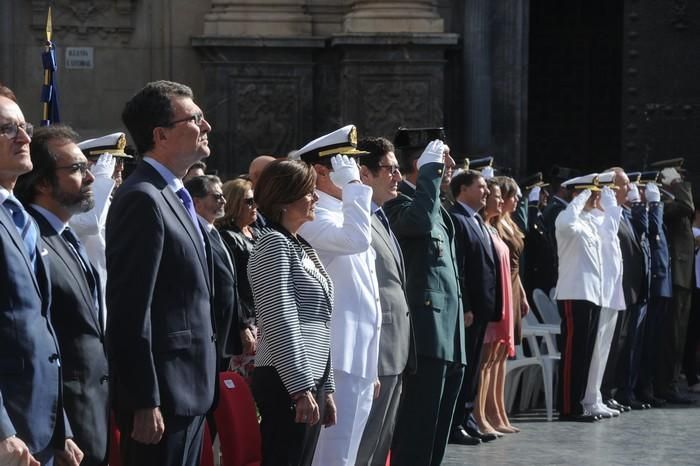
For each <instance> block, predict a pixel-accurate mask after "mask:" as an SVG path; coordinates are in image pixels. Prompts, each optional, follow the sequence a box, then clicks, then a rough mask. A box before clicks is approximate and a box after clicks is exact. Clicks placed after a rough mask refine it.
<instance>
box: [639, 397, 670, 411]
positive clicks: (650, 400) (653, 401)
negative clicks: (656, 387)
mask: <svg viewBox="0 0 700 466" xmlns="http://www.w3.org/2000/svg"><path fill="white" fill-rule="evenodd" d="M639 401H641V402H642V403H646V404H648V405H649V406H651V407H652V408H658V407H660V406H663V405H665V404H666V400H664V399H663V398H657V397H655V396H653V395H652V396H648V397H645V398H639Z"/></svg>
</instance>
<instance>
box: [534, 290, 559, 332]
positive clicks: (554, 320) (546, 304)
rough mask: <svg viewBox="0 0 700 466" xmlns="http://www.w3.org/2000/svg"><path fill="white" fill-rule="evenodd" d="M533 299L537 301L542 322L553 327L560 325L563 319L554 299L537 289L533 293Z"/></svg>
mask: <svg viewBox="0 0 700 466" xmlns="http://www.w3.org/2000/svg"><path fill="white" fill-rule="evenodd" d="M532 299H533V300H534V301H535V306H536V307H537V310H538V311H539V313H540V316H542V322H543V323H545V324H551V325H560V324H561V317H560V316H559V310H558V309H557V305H556V304H555V303H554V301H552V299H551V298H550V297H549V296H547V294H545V292H544V291H542V290H541V289H539V288H537V289H535V290H534V291H533V292H532Z"/></svg>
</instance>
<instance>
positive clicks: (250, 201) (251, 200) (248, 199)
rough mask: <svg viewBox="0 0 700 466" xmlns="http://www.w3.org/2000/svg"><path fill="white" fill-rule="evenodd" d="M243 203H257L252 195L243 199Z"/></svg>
mask: <svg viewBox="0 0 700 466" xmlns="http://www.w3.org/2000/svg"><path fill="white" fill-rule="evenodd" d="M243 203H244V204H245V205H247V206H248V207H253V206H254V205H255V199H254V198H252V197H246V198H245V199H243Z"/></svg>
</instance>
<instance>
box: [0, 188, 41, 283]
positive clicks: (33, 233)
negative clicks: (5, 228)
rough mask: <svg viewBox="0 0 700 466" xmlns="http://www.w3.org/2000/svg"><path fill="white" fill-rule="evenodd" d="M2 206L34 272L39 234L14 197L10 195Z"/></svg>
mask: <svg viewBox="0 0 700 466" xmlns="http://www.w3.org/2000/svg"><path fill="white" fill-rule="evenodd" d="M3 206H5V208H6V209H7V210H8V212H10V216H11V217H12V220H13V221H14V222H15V226H16V227H17V231H18V232H19V234H20V236H21V237H22V241H23V242H24V247H25V249H26V250H27V254H28V255H29V259H30V260H31V261H32V267H33V268H34V271H35V272H36V243H37V241H38V239H39V232H38V231H37V228H36V225H35V224H34V222H33V221H32V219H31V217H30V216H29V214H28V213H27V211H26V210H24V207H22V204H20V202H19V201H18V200H17V198H16V197H14V196H12V195H10V196H9V197H8V198H7V199H5V202H4V203H3Z"/></svg>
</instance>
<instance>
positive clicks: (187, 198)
mask: <svg viewBox="0 0 700 466" xmlns="http://www.w3.org/2000/svg"><path fill="white" fill-rule="evenodd" d="M176 194H177V197H179V198H180V200H181V201H182V204H183V205H184V206H185V210H187V213H188V214H189V215H190V218H191V219H192V223H193V224H194V229H195V230H197V233H198V234H199V239H200V240H201V241H202V245H204V236H203V235H202V230H201V229H200V228H199V220H197V212H195V210H194V202H192V196H191V195H190V192H189V191H187V189H185V188H180V189H178V190H177V192H176Z"/></svg>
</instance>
